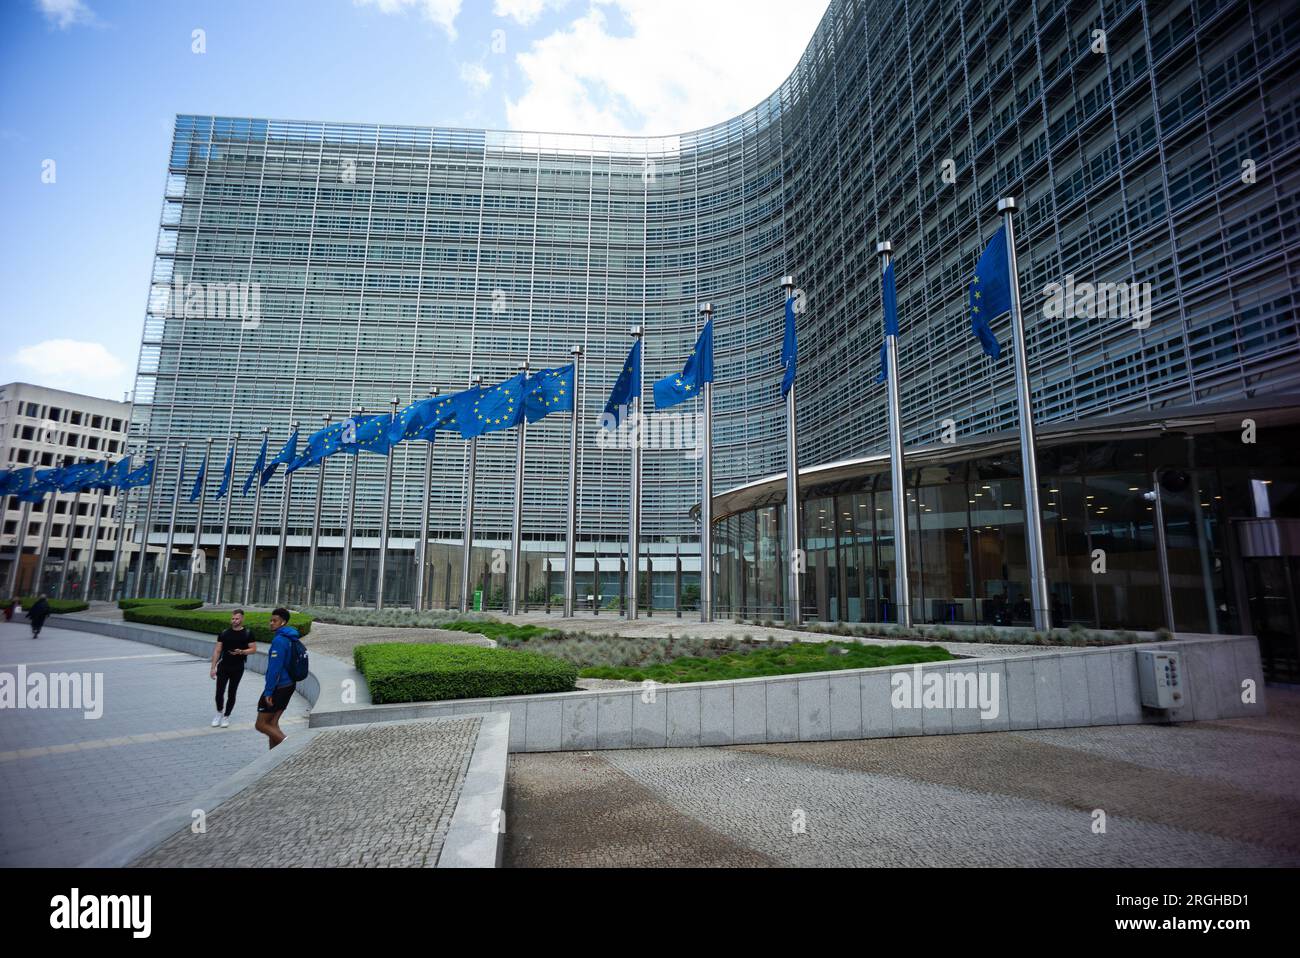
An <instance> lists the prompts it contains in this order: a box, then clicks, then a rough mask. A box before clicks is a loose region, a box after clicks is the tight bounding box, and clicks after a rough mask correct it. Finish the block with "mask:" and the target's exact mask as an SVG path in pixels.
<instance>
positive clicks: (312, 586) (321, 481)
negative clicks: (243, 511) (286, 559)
mask: <svg viewBox="0 0 1300 958" xmlns="http://www.w3.org/2000/svg"><path fill="white" fill-rule="evenodd" d="M322 419H323V420H324V426H323V428H325V429H328V428H329V424H330V416H329V414H328V413H326V414H325V415H324V416H323V417H322ZM325 461H326V460H324V459H322V460H321V461H320V472H319V473H317V476H316V509H315V511H314V512H313V514H312V521H311V548H310V549H309V550H308V552H307V596H306V599H307V601H306V604H307V605H311V603H312V598H313V597H314V596H315V594H316V553H317V551H318V550H319V549H320V509H321V502H322V501H323V500H324V499H325Z"/></svg>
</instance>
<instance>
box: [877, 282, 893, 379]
mask: <svg viewBox="0 0 1300 958" xmlns="http://www.w3.org/2000/svg"><path fill="white" fill-rule="evenodd" d="M880 286H881V289H880V294H881V300H882V301H883V304H884V308H885V336H887V337H888V336H897V335H898V292H897V290H895V288H894V261H893V260H892V259H891V260H890V261H889V265H888V266H886V267H885V273H884V276H882V277H881V281H880ZM888 378H889V344H888V343H881V344H880V375H879V376H877V377H876V382H878V383H883V382H884V381H885V380H886V379H888Z"/></svg>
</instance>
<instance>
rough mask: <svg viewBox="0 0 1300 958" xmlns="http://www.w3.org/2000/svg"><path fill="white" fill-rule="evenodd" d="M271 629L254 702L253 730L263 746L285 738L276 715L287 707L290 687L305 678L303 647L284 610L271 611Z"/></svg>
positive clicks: (305, 664) (275, 743) (281, 713)
mask: <svg viewBox="0 0 1300 958" xmlns="http://www.w3.org/2000/svg"><path fill="white" fill-rule="evenodd" d="M271 629H272V631H273V632H274V633H275V635H274V637H273V638H272V639H271V647H270V648H269V649H268V650H267V652H266V685H265V686H264V687H263V689H262V698H261V699H260V700H259V701H258V703H257V730H258V731H259V732H261V733H262V734H263V735H265V736H266V738H267V748H275V747H276V746H277V745H279V744H280V743H281V742H283V741H284V740H285V734H284V733H283V732H282V731H280V716H281V715H283V714H284V710H285V709H286V708H288V707H289V700H290V699H291V698H293V690H294V689H295V688H297V685H298V683H299V682H301V681H302V680H303V679H305V678H306V677H307V649H306V647H305V646H304V645H303V644H302V639H301V638H299V636H298V630H297V629H295V628H294V627H293V626H291V625H290V624H289V610H288V609H276V610H275V611H274V612H272V613H271Z"/></svg>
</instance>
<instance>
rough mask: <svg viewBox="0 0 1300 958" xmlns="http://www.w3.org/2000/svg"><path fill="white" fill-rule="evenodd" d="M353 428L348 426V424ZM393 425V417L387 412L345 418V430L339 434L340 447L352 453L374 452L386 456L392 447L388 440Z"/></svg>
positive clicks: (343, 424)
mask: <svg viewBox="0 0 1300 958" xmlns="http://www.w3.org/2000/svg"><path fill="white" fill-rule="evenodd" d="M349 423H351V424H352V428H351V429H349V428H348V424H349ZM392 425H393V417H392V416H390V415H387V414H381V415H375V416H355V417H353V418H352V419H345V420H343V423H342V426H343V430H342V432H341V433H340V434H339V448H340V449H342V450H343V451H344V452H346V453H349V454H351V455H354V456H355V455H356V454H357V453H359V452H373V453H375V454H376V455H380V456H386V455H388V450H389V449H391V448H392V445H393V444H392V443H391V442H389V441H388V430H389V428H390V427H391V426H392Z"/></svg>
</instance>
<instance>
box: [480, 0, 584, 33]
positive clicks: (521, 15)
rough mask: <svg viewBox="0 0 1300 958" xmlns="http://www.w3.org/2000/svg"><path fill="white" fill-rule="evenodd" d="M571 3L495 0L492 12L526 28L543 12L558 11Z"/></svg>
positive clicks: (559, 1) (552, 0) (553, 0)
mask: <svg viewBox="0 0 1300 958" xmlns="http://www.w3.org/2000/svg"><path fill="white" fill-rule="evenodd" d="M569 2H570V0H495V2H494V3H493V4H492V12H493V13H495V14H496V15H497V16H498V17H508V18H509V19H511V20H513V21H515V23H518V24H519V25H520V26H525V27H526V26H528V25H529V24H530V23H532V22H533V21H535V20H536V19H537V18H538V17H540V16H541V15H542V11H543V10H546V9H548V8H549V9H551V10H558V9H559V8H560V7H564V6H567V5H568V4H569Z"/></svg>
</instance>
